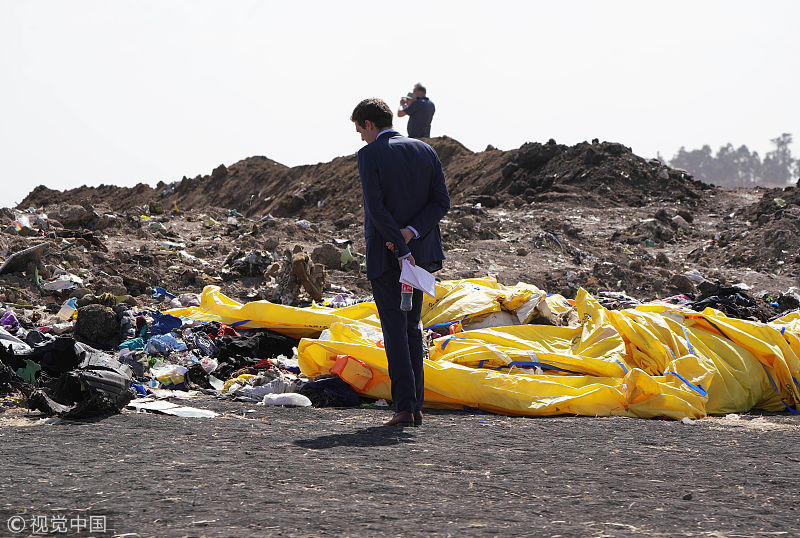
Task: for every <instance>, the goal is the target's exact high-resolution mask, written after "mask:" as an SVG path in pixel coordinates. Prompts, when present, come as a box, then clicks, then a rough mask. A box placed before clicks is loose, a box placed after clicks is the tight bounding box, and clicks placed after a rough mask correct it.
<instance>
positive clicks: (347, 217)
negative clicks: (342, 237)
mask: <svg viewBox="0 0 800 538" xmlns="http://www.w3.org/2000/svg"><path fill="white" fill-rule="evenodd" d="M355 223H356V216H355V215H354V214H353V213H345V214H344V215H342V216H341V217H339V218H338V219H336V220H334V221H333V225H334V226H336V229H337V230H341V229H344V228H347V227H349V226H350V225H352V224H355Z"/></svg>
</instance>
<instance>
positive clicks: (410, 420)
mask: <svg viewBox="0 0 800 538" xmlns="http://www.w3.org/2000/svg"><path fill="white" fill-rule="evenodd" d="M383 425H384V426H413V425H414V415H413V414H412V413H411V411H399V412H397V413H395V414H394V416H393V417H392V418H390V419H389V420H387V421H386V422H384V423H383Z"/></svg>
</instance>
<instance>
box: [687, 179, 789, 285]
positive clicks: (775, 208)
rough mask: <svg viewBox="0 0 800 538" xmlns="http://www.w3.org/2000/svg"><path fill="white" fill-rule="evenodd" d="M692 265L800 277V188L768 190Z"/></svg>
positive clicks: (697, 253)
mask: <svg viewBox="0 0 800 538" xmlns="http://www.w3.org/2000/svg"><path fill="white" fill-rule="evenodd" d="M735 216H736V219H737V220H733V219H731V220H732V222H730V223H729V224H728V226H727V229H726V230H723V231H721V232H720V233H718V234H716V235H715V238H714V241H713V243H712V244H711V245H706V246H705V247H704V248H700V249H697V250H696V251H694V252H693V253H692V254H691V255H690V256H689V259H690V260H691V261H698V262H700V261H703V262H705V263H711V264H725V265H729V266H732V267H746V268H750V269H756V270H763V271H768V272H775V273H779V274H785V275H789V276H800V251H798V249H797V245H798V244H800V188H797V187H786V188H785V189H768V190H766V191H765V192H764V194H763V195H762V196H761V199H759V200H758V201H757V202H756V203H754V204H751V205H749V206H746V207H744V208H742V209H741V210H740V211H738V212H736V214H735Z"/></svg>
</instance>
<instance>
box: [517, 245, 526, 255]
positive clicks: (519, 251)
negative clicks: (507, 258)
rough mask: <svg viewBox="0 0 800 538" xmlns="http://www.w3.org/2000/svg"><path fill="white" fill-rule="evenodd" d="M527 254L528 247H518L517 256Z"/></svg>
mask: <svg viewBox="0 0 800 538" xmlns="http://www.w3.org/2000/svg"><path fill="white" fill-rule="evenodd" d="M527 255H528V249H526V248H523V247H519V248H518V249H517V256H527Z"/></svg>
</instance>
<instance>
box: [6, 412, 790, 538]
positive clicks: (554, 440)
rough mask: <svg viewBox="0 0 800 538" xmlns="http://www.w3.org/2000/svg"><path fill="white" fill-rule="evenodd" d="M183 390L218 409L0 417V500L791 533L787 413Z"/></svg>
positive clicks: (449, 525)
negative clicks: (230, 397)
mask: <svg viewBox="0 0 800 538" xmlns="http://www.w3.org/2000/svg"><path fill="white" fill-rule="evenodd" d="M193 405H196V406H199V407H207V408H213V409H216V410H218V411H224V412H226V414H225V415H223V416H221V417H218V418H214V419H180V418H176V417H168V416H161V415H152V414H144V413H141V414H137V413H134V412H129V411H125V412H124V413H123V414H121V415H114V416H111V417H109V418H106V419H103V420H98V421H95V422H63V423H61V424H56V425H40V426H31V427H19V426H18V427H9V426H4V425H3V424H4V421H8V420H11V419H9V418H8V416H7V415H8V413H7V414H6V416H5V417H4V416H3V415H0V458H1V459H2V461H3V462H4V464H5V465H4V468H5V469H6V470H7V471H6V473H5V475H6V476H5V478H4V479H3V481H2V482H0V499H2V500H0V511H4V512H3V515H4V517H6V518H7V517H9V516H8V515H6V514H9V515H10V514H12V513H20V512H23V513H27V514H31V515H33V514H48V515H49V514H54V513H63V514H66V515H68V516H72V515H74V514H78V513H83V514H87V513H92V514H100V515H106V516H107V517H108V521H109V527H113V529H114V531H115V532H116V533H117V534H127V533H135V534H131V536H186V535H192V536H243V535H250V536H257V535H308V534H358V535H375V534H380V535H387V534H411V535H429V534H441V535H464V534H469V535H472V534H493V535H496V534H508V533H514V534H534V535H606V536H608V535H614V536H617V535H634V534H639V535H642V534H647V535H653V534H666V535H685V534H707V533H709V534H714V535H755V534H788V535H793V534H796V533H797V532H800V524H799V523H798V519H797V509H798V508H800V501H798V500H797V498H796V495H795V491H796V487H795V486H796V484H795V478H796V476H798V474H800V457H798V456H797V453H796V447H797V443H798V441H800V421H798V419H797V417H794V416H783V415H743V416H742V417H740V418H738V419H736V417H731V418H725V417H723V418H708V419H704V420H700V421H697V422H696V423H694V424H691V425H687V424H682V423H680V422H673V421H659V420H638V419H624V418H586V417H554V418H535V419H524V418H509V417H500V416H493V415H473V414H468V413H458V412H442V411H440V412H437V411H430V412H427V413H426V415H425V422H424V424H423V426H422V427H421V428H409V429H405V430H399V429H386V428H382V427H377V426H376V424H379V423H380V421H381V420H382V419H384V418H385V415H386V414H387V412H386V411H379V410H377V409H340V410H337V409H316V408H304V409H283V408H263V407H255V406H253V407H249V406H245V405H244V404H241V403H235V402H225V401H216V400H209V399H206V400H199V401H198V400H195V401H194V402H193ZM245 409H252V410H253V412H250V413H246V415H247V417H248V418H242V416H241V415H242V411H243V410H245ZM16 420H17V422H18V423H19V422H21V421H25V420H27V421H28V422H32V421H31V419H22V418H17V419H16ZM0 523H2V522H0Z"/></svg>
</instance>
